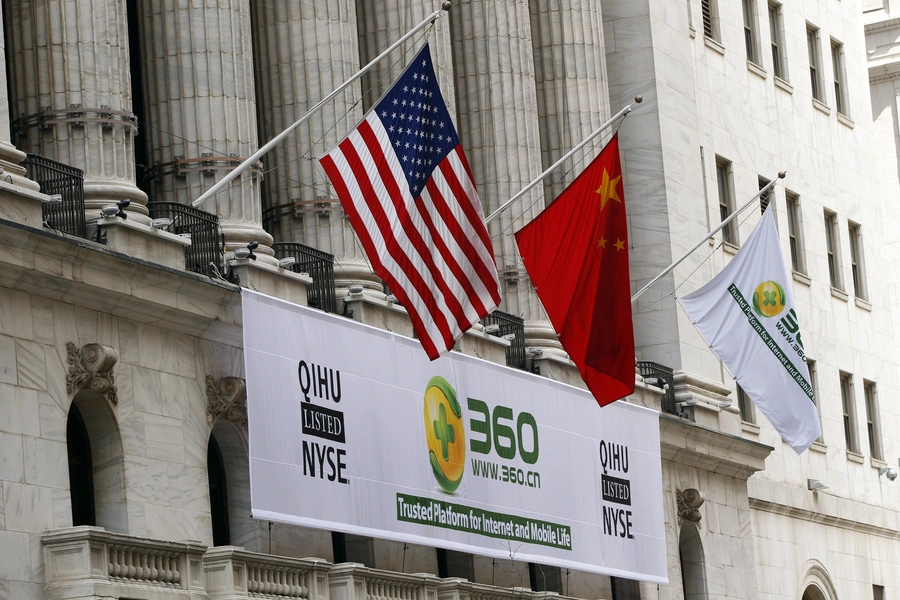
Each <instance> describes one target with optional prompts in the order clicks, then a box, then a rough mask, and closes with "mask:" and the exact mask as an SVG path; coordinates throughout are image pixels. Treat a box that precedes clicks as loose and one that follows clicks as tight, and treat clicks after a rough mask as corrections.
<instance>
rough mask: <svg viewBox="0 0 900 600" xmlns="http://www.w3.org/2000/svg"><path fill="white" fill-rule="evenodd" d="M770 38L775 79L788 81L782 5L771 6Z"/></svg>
mask: <svg viewBox="0 0 900 600" xmlns="http://www.w3.org/2000/svg"><path fill="white" fill-rule="evenodd" d="M769 34H770V35H769V37H770V38H771V44H772V71H773V72H774V73H775V77H778V78H781V79H783V80H785V81H787V68H786V66H785V65H786V63H785V60H784V42H783V41H782V40H783V38H784V32H783V31H782V30H781V5H780V4H770V5H769Z"/></svg>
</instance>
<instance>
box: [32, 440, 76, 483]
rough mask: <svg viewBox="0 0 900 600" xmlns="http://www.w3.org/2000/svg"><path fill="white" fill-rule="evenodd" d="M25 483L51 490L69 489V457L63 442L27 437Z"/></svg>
mask: <svg viewBox="0 0 900 600" xmlns="http://www.w3.org/2000/svg"><path fill="white" fill-rule="evenodd" d="M24 446H25V482H26V483H33V484H36V485H42V486H46V487H50V488H58V489H68V488H69V455H68V452H67V451H66V445H65V444H64V443H62V442H55V441H52V440H44V439H40V438H35V437H26V438H25V439H24Z"/></svg>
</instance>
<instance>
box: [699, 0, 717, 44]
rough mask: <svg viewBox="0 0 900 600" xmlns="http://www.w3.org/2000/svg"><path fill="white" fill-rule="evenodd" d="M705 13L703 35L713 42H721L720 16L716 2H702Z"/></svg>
mask: <svg viewBox="0 0 900 600" xmlns="http://www.w3.org/2000/svg"><path fill="white" fill-rule="evenodd" d="M700 8H701V10H702V11H703V35H705V36H706V37H708V38H709V39H711V40H715V41H717V42H718V41H720V40H719V15H718V6H717V5H716V0H700Z"/></svg>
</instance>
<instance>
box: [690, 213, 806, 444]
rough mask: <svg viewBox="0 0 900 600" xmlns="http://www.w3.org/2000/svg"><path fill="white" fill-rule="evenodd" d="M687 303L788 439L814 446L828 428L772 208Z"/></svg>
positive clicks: (730, 367) (747, 389)
mask: <svg viewBox="0 0 900 600" xmlns="http://www.w3.org/2000/svg"><path fill="white" fill-rule="evenodd" d="M680 301H681V305H682V306H683V307H684V309H685V311H687V314H688V316H689V317H690V319H691V321H693V322H694V325H695V326H696V327H697V329H698V330H699V331H700V333H701V334H702V335H703V337H704V339H706V343H707V344H709V346H710V348H712V349H713V351H714V352H715V353H716V355H718V357H719V358H720V359H721V360H722V362H724V363H725V366H727V367H728V370H729V371H731V373H732V374H733V375H734V378H735V379H736V380H737V382H738V383H739V384H740V386H741V387H742V388H743V389H744V391H745V392H746V393H747V395H748V396H749V397H750V399H751V400H753V402H754V403H756V406H757V407H759V410H760V411H762V413H763V414H764V415H765V416H766V418H767V419H768V420H769V422H770V423H771V424H772V426H773V427H774V428H775V429H776V430H777V431H778V433H780V434H781V437H782V439H784V441H785V442H787V443H788V445H789V446H790V447H791V448H793V449H794V450H795V451H796V452H797V454H800V453H802V452H803V451H804V450H806V449H807V448H809V446H810V444H812V443H813V442H814V441H816V439H817V438H818V437H819V436H821V435H822V430H821V427H820V426H819V418H818V414H817V412H816V404H815V402H816V400H815V397H814V396H813V389H812V385H811V384H810V382H809V369H808V368H807V366H806V353H805V352H804V350H803V341H802V340H801V336H800V322H799V320H798V319H797V312H796V311H795V310H794V299H793V296H792V295H791V288H790V277H789V276H788V274H787V270H786V269H785V267H784V258H783V257H782V255H781V246H780V243H779V241H778V232H777V231H776V229H775V217H774V215H773V214H772V208H771V206H770V207H769V208H768V209H766V212H765V214H764V215H763V217H762V220H761V221H760V223H759V225H757V227H756V229H755V230H754V231H753V233H752V234H751V235H750V239H748V240H747V243H746V244H744V247H743V248H742V249H741V251H740V252H738V253H737V255H736V256H735V257H734V258H733V259H732V260H731V262H730V263H729V264H728V266H727V267H725V268H724V269H722V272H721V273H719V274H718V275H717V276H716V277H714V278H713V280H712V281H710V282H709V283H708V284H706V285H705V286H703V287H702V288H700V289H699V290H697V291H696V292H694V293H692V294H690V295H688V296H685V297H683V298H681V299H680Z"/></svg>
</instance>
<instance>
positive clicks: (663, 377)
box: [637, 360, 678, 415]
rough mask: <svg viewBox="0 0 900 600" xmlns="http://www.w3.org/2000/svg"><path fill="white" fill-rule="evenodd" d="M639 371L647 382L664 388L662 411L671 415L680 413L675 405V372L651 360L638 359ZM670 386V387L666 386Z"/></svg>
mask: <svg viewBox="0 0 900 600" xmlns="http://www.w3.org/2000/svg"><path fill="white" fill-rule="evenodd" d="M637 367H638V371H639V372H640V374H641V377H643V378H644V379H645V380H646V381H647V383H650V384H651V385H655V386H656V387H660V388H664V389H665V393H664V394H663V397H662V411H663V412H666V413H669V414H670V415H675V414H678V407H677V406H676V405H675V373H674V371H672V369H670V368H669V367H667V366H665V365H661V364H659V363H655V362H650V361H646V360H645V361H638V363H637ZM666 386H668V387H666Z"/></svg>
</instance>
